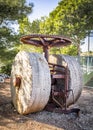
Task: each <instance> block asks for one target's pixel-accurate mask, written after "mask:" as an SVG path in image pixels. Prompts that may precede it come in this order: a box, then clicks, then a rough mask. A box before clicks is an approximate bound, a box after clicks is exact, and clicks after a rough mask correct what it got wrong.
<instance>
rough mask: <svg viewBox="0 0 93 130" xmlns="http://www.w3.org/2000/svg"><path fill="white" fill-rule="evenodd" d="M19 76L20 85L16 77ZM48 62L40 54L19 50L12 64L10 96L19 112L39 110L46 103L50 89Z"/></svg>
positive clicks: (25, 112) (26, 112) (27, 112)
mask: <svg viewBox="0 0 93 130" xmlns="http://www.w3.org/2000/svg"><path fill="white" fill-rule="evenodd" d="M18 77H20V80H21V81H20V86H17V85H15V84H16V78H18ZM50 77H51V76H50V70H49V67H48V63H47V61H46V59H45V58H44V56H43V55H42V54H37V53H29V52H25V51H21V52H19V53H18V54H17V55H16V57H15V59H14V63H13V65H12V71H11V96H12V101H13V104H14V106H15V108H16V109H17V111H18V112H19V113H20V114H29V113H32V112H37V111H41V110H42V109H43V108H44V107H45V106H46V104H47V102H48V100H49V96H50V91H51V78H50Z"/></svg>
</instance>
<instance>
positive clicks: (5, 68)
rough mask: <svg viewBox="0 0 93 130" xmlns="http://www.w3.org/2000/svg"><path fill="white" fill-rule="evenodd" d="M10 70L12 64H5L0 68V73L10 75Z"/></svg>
mask: <svg viewBox="0 0 93 130" xmlns="http://www.w3.org/2000/svg"><path fill="white" fill-rule="evenodd" d="M11 68H12V64H11V63H8V64H6V65H4V66H2V67H1V71H0V73H4V74H8V75H10V74H11Z"/></svg>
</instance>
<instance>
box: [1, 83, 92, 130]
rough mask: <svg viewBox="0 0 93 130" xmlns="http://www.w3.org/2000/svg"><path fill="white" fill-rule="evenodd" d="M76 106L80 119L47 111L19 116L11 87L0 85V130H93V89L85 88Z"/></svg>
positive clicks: (6, 84) (72, 115)
mask: <svg viewBox="0 0 93 130" xmlns="http://www.w3.org/2000/svg"><path fill="white" fill-rule="evenodd" d="M75 105H76V106H79V108H80V109H81V112H80V117H79V118H76V116H75V115H74V114H69V115H65V114H59V113H51V112H47V111H42V112H37V113H33V114H29V115H26V116H22V115H19V114H18V113H17V112H16V110H15V108H14V107H13V105H12V104H11V96H10V85H9V83H8V82H6V83H4V84H0V130H93V88H83V91H82V95H81V97H80V99H79V100H78V102H77V104H75Z"/></svg>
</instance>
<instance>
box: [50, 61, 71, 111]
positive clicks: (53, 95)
mask: <svg viewBox="0 0 93 130" xmlns="http://www.w3.org/2000/svg"><path fill="white" fill-rule="evenodd" d="M49 65H52V68H53V70H52V71H53V73H52V74H51V78H55V79H63V78H64V80H65V84H64V86H65V87H64V91H62V92H54V90H53V86H52V99H53V100H54V101H55V102H56V103H57V104H58V105H59V106H60V107H61V108H63V107H65V110H66V109H67V98H68V96H69V95H68V90H69V88H68V67H67V66H66V67H65V66H62V65H57V64H52V63H49ZM55 67H61V68H64V69H65V73H63V74H62V71H61V72H60V71H59V72H60V73H59V74H55ZM56 71H57V70H56ZM55 93H57V95H58V96H59V95H60V96H61V97H63V99H64V100H65V101H64V104H63V105H61V104H60V103H59V101H58V100H56V98H55V96H56V95H55Z"/></svg>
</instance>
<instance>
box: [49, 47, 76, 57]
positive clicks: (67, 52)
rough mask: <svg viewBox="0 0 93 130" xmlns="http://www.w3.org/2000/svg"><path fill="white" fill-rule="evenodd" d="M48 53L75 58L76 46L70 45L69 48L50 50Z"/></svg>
mask: <svg viewBox="0 0 93 130" xmlns="http://www.w3.org/2000/svg"><path fill="white" fill-rule="evenodd" d="M50 53H51V54H65V55H71V56H76V55H77V53H78V50H77V46H75V45H70V46H67V47H62V48H52V49H51V51H50Z"/></svg>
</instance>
